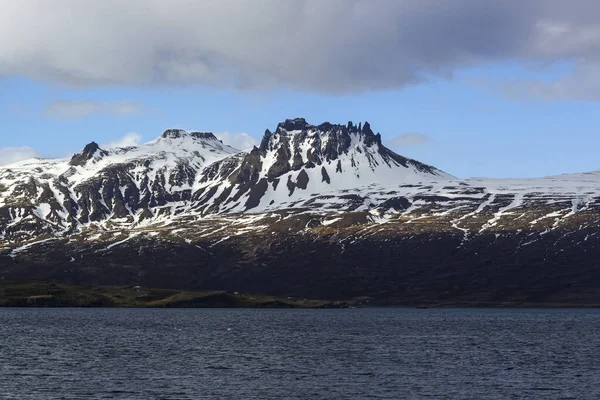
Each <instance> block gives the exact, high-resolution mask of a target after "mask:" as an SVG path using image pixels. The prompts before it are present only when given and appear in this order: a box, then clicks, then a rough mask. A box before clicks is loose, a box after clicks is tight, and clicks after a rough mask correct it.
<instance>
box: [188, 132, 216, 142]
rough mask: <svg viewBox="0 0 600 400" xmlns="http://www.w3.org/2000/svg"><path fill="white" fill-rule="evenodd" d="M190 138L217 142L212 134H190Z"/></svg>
mask: <svg viewBox="0 0 600 400" xmlns="http://www.w3.org/2000/svg"><path fill="white" fill-rule="evenodd" d="M190 136H191V137H193V138H195V139H202V140H219V139H217V137H216V136H215V135H213V133H212V132H190Z"/></svg>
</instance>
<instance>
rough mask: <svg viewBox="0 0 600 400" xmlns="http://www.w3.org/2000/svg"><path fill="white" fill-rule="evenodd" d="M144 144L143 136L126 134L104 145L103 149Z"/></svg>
mask: <svg viewBox="0 0 600 400" xmlns="http://www.w3.org/2000/svg"><path fill="white" fill-rule="evenodd" d="M141 142H142V135H140V134H139V133H135V132H130V133H126V134H125V135H124V136H123V137H122V138H120V139H117V140H113V141H111V142H108V143H104V144H103V145H102V146H100V147H102V148H103V149H112V148H114V147H129V146H138V145H139V144H140V143H141Z"/></svg>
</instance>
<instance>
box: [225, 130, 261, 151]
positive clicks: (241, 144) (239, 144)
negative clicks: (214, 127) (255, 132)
mask: <svg viewBox="0 0 600 400" xmlns="http://www.w3.org/2000/svg"><path fill="white" fill-rule="evenodd" d="M215 136H216V137H217V139H219V140H221V141H223V143H225V144H227V145H229V146H231V147H233V148H234V149H238V150H250V149H251V148H252V146H256V145H258V144H259V140H258V139H257V138H255V137H254V136H250V135H248V134H247V133H229V132H221V133H215Z"/></svg>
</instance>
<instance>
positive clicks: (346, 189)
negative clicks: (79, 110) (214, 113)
mask: <svg viewBox="0 0 600 400" xmlns="http://www.w3.org/2000/svg"><path fill="white" fill-rule="evenodd" d="M178 134H179V136H180V137H177V138H175V137H159V138H157V139H155V140H153V141H151V142H148V143H146V144H143V145H140V146H133V147H123V148H114V149H109V150H106V153H105V155H103V154H104V153H102V152H96V154H95V155H94V157H93V158H92V159H91V160H89V161H88V162H87V163H86V164H85V165H83V166H78V167H72V166H70V165H69V161H70V159H69V158H65V159H57V160H45V159H32V160H26V161H21V162H18V163H15V164H11V165H7V166H3V167H0V209H2V208H3V207H6V208H7V212H6V215H7V216H9V217H10V220H9V221H8V222H7V224H6V225H5V226H4V227H2V229H4V232H5V231H6V229H7V228H9V227H15V226H17V225H19V224H24V225H25V224H29V221H34V220H36V219H39V220H42V221H46V222H47V224H48V225H49V226H51V227H52V229H55V230H53V232H57V233H60V232H66V231H67V230H68V229H69V228H74V229H76V230H81V229H83V228H84V227H86V226H87V227H94V229H108V227H114V226H117V227H119V229H133V228H135V229H146V230H152V229H156V228H158V227H166V226H176V225H178V224H182V225H184V226H185V225H186V224H187V223H189V222H190V221H199V220H206V219H209V218H212V216H210V215H203V214H202V212H201V211H200V210H202V209H204V208H205V207H203V206H204V204H202V203H201V201H200V202H199V201H181V202H170V203H168V204H167V205H165V206H162V207H154V208H152V209H151V210H150V211H151V212H152V214H153V217H151V218H147V219H145V220H143V221H140V216H141V214H142V211H141V210H139V209H132V208H131V207H129V205H128V204H126V205H125V207H126V209H127V210H128V211H129V214H130V215H129V216H127V217H125V218H120V219H115V218H114V216H113V217H111V216H110V215H107V216H106V218H107V219H105V220H103V221H100V222H99V223H98V224H97V225H93V224H90V223H83V222H81V221H77V219H78V218H81V215H82V214H81V211H82V210H81V209H78V210H77V212H76V214H75V215H73V217H74V219H75V220H73V221H72V220H71V218H70V217H71V216H70V215H69V211H68V210H67V208H66V207H65V203H66V202H69V201H74V202H75V203H77V202H79V201H81V199H82V197H81V196H82V193H81V191H80V188H81V187H82V186H83V185H85V184H86V183H88V182H90V181H91V180H94V179H95V180H100V182H99V186H101V187H104V185H105V181H103V180H102V179H103V173H104V171H106V169H107V168H109V167H111V166H114V165H121V166H125V167H126V168H125V171H126V174H127V176H128V177H129V178H131V180H132V181H133V184H134V185H135V186H136V188H137V189H138V190H139V191H140V193H141V195H144V194H145V193H149V194H151V195H155V193H153V192H152V190H153V189H152V188H153V186H154V185H155V183H159V182H162V181H164V182H165V184H164V189H165V190H166V191H168V192H169V193H171V194H175V193H177V192H182V191H184V190H190V191H191V192H192V193H195V192H197V191H198V190H199V189H201V188H205V189H206V190H205V192H204V193H207V192H208V191H209V189H211V188H214V190H215V192H214V194H213V195H212V196H211V198H210V199H209V200H208V203H207V205H211V204H213V201H214V199H216V198H217V197H219V196H220V195H221V194H223V193H224V191H225V190H226V189H228V188H230V186H231V185H232V183H231V182H230V181H229V179H228V177H226V178H225V179H223V178H222V177H221V173H219V174H217V175H216V176H217V178H215V180H212V181H208V182H200V176H201V172H202V171H203V169H204V168H206V167H208V166H210V165H211V164H212V163H214V162H217V161H220V160H223V159H225V158H226V157H231V158H228V159H227V160H228V162H229V161H231V163H233V164H236V163H237V165H238V166H239V164H240V162H241V160H242V158H243V156H244V155H246V154H248V153H245V152H238V151H237V150H235V149H233V148H232V147H229V146H226V145H224V144H222V143H221V142H220V141H218V140H214V139H210V138H208V139H200V138H198V137H194V136H193V135H192V134H189V133H187V132H185V131H178ZM283 134H285V135H286V136H287V137H288V139H290V140H291V139H293V138H294V137H296V136H297V135H299V134H300V131H290V132H283ZM330 135H331V133H330V132H318V131H317V130H316V129H311V130H310V131H309V132H308V134H307V138H306V140H304V141H302V142H300V143H299V144H298V151H299V152H300V154H301V156H302V158H303V160H304V161H306V160H307V158H308V152H309V150H310V149H312V148H314V145H315V144H316V143H318V141H320V145H321V149H324V148H325V146H326V145H327V143H328V142H329V141H330V139H331V138H330ZM281 141H282V134H281V133H277V134H274V135H273V137H272V142H271V147H270V148H269V149H268V150H267V151H266V153H265V154H264V155H263V156H262V158H261V162H262V168H261V170H260V171H259V174H260V176H259V179H260V178H265V177H267V174H268V171H269V168H270V167H271V166H272V165H273V163H274V162H275V161H276V159H277V149H278V145H280V143H281ZM293 156H294V149H292V151H291V154H290V158H289V160H288V162H289V163H290V165H291V164H293ZM338 162H339V164H340V165H341V168H342V171H343V173H338V172H336V169H337V165H338ZM322 167H324V168H325V169H326V171H327V174H328V176H329V178H330V183H327V182H323V179H322V172H321V170H322ZM180 170H183V171H191V173H190V175H189V176H191V177H192V178H194V179H193V181H191V180H190V181H188V180H187V179H183V180H182V181H181V182H179V183H176V184H173V183H170V182H169V177H170V176H172V174H177V173H178V172H179V171H180ZM302 171H303V172H302ZM233 173H235V169H233V170H232V171H230V172H229V174H233ZM300 173H303V174H304V173H305V174H306V175H307V176H308V178H309V179H308V184H307V187H306V189H301V188H299V187H296V188H295V189H294V191H293V193H292V194H291V195H290V191H289V189H288V187H287V182H288V179H290V180H291V181H292V182H296V181H297V179H298V176H299V175H300ZM59 176H62V177H63V180H61V181H59V180H58V177H59ZM30 179H31V180H32V181H33V182H34V185H35V195H34V196H32V198H29V197H28V195H26V194H23V195H17V194H14V195H13V192H12V190H14V188H15V187H17V186H19V185H23V184H28V183H29V182H30ZM46 184H47V185H48V186H49V188H50V190H51V191H52V193H53V197H54V200H56V203H57V204H59V205H60V208H59V209H55V210H52V206H51V204H49V203H48V202H46V201H41V200H40V196H41V194H42V191H43V186H44V185H46ZM62 188H65V189H66V191H65V192H63V191H62ZM127 189H128V187H127V186H125V185H124V184H123V182H121V184H120V186H118V188H117V190H118V191H119V192H120V194H121V196H122V197H123V198H124V199H125V200H126V202H127V199H126V193H127ZM469 189H470V190H471V191H469ZM237 190H238V188H233V190H232V191H231V193H230V194H229V198H231V197H233V196H234V195H235V194H236V193H237ZM349 195H358V196H360V200H357V201H358V203H357V204H356V205H352V207H353V208H352V211H366V212H369V213H370V218H371V221H372V222H373V223H374V224H386V223H388V221H390V215H392V214H396V213H397V211H400V213H401V215H402V216H403V217H405V218H406V223H412V222H415V221H419V220H421V222H422V220H423V219H424V218H426V217H428V216H433V217H439V218H446V220H447V221H448V223H449V224H450V226H452V227H453V228H455V229H457V230H459V231H462V232H463V233H464V237H465V240H466V239H468V237H469V232H468V229H466V228H465V227H464V225H462V224H463V223H466V222H469V221H470V220H471V218H476V217H478V216H480V214H481V216H483V215H485V217H484V218H485V219H486V222H485V223H484V224H483V225H482V227H481V232H483V231H486V230H492V229H498V227H499V226H502V221H504V219H505V218H509V217H510V216H512V215H515V213H522V212H523V208H524V205H526V204H528V203H529V202H531V201H535V202H536V203H539V204H542V205H547V206H549V207H553V208H552V209H551V210H549V212H547V213H546V214H545V215H536V216H535V218H532V219H531V221H529V220H528V221H529V222H528V224H529V225H530V226H531V227H532V228H534V227H535V226H537V225H538V224H540V223H541V222H543V221H544V220H546V219H553V220H554V221H553V225H552V228H549V229H555V228H556V227H558V226H559V225H560V224H561V223H562V222H563V221H565V220H566V219H568V218H570V217H572V216H574V215H577V214H578V213H581V212H584V211H586V210H588V209H589V207H590V205H591V204H592V203H593V202H594V201H595V199H598V198H600V171H595V172H591V173H585V174H571V175H560V176H552V177H545V178H538V179H484V178H472V179H464V180H461V179H458V178H455V177H453V176H451V175H448V174H446V173H444V172H442V171H438V170H433V173H430V172H428V171H421V170H419V169H418V168H417V167H416V166H415V164H411V163H408V166H407V167H405V166H403V165H400V164H398V163H396V162H395V161H394V160H393V159H386V158H385V157H384V156H383V155H382V154H381V152H380V149H379V147H378V145H377V144H374V145H372V146H366V145H365V144H364V141H363V138H362V137H360V135H359V134H358V133H352V134H351V145H350V148H349V150H348V152H347V153H344V154H340V155H339V157H338V158H336V159H335V160H332V161H329V162H325V163H324V164H323V165H322V166H321V165H318V166H316V167H314V168H303V169H302V170H298V171H290V172H288V173H286V174H283V175H282V176H280V177H279V184H278V185H277V187H275V185H274V184H273V182H269V185H268V188H267V190H266V192H265V194H264V196H263V197H262V198H261V199H260V202H259V204H258V206H257V207H255V208H252V209H251V210H246V207H245V203H246V200H247V198H248V196H249V191H248V192H246V194H244V195H243V196H242V197H241V198H240V199H239V200H238V201H236V202H233V201H232V202H229V203H227V204H225V203H222V204H221V205H220V206H219V207H220V210H219V212H220V213H221V214H222V215H220V216H219V218H220V223H222V224H227V223H231V224H243V225H245V226H239V227H238V228H237V229H235V230H232V232H228V236H226V237H224V238H221V240H228V239H229V237H230V236H236V235H241V234H245V233H248V232H250V231H252V230H260V229H263V228H264V225H261V224H260V223H259V221H260V220H261V219H262V218H264V217H265V216H266V215H269V214H270V213H273V212H275V211H278V210H282V209H289V208H294V207H295V208H298V209H300V208H302V209H306V210H309V211H315V210H316V211H319V212H322V213H329V215H330V217H328V218H321V220H322V221H323V222H322V224H323V225H325V226H327V225H330V224H333V223H334V222H336V221H338V220H339V216H338V215H337V214H338V213H340V212H343V211H347V210H348V209H349V207H350V204H351V201H350V199H349V198H348V196H349ZM433 196H438V197H444V198H447V199H450V200H452V201H448V200H447V201H442V200H436V201H433V202H432V201H425V200H423V198H427V197H433ZM398 197H403V198H405V199H406V200H407V201H408V202H409V203H410V208H409V209H408V210H393V209H391V210H387V211H386V212H385V213H383V211H381V210H380V209H379V206H380V205H381V204H382V203H383V202H385V201H386V200H388V199H392V198H398ZM457 198H460V200H454V199H457ZM500 200H503V201H504V202H503V203H499V201H500ZM506 201H508V202H509V203H508V204H507V203H506ZM113 202H114V199H109V198H104V197H101V201H100V203H101V204H102V205H103V206H105V207H106V208H107V209H108V210H111V211H112V208H113V205H114V204H112V203H113ZM563 203H564V207H563ZM52 204H54V203H53V202H52ZM352 204H354V203H352ZM557 204H559V205H558V206H557ZM557 207H560V208H561V209H560V210H556V209H555V208H557ZM55 208H56V207H55ZM388 208H389V207H388ZM380 212H381V214H380ZM227 213H230V214H233V215H234V216H232V217H231V218H230V217H229V216H227V215H224V214H227ZM235 213H244V215H243V216H239V215H235ZM110 214H112V212H111V213H110ZM56 219H58V221H57V220H56ZM109 219H110V220H109ZM108 222H110V225H109V224H108ZM57 223H58V228H57ZM21 229H22V231H23V232H30V233H31V235H35V233H34V232H33V231H28V230H27V229H31V228H28V227H23V228H21ZM219 229H221V230H225V229H226V226H225V225H223V226H222V227H221V228H219ZM4 232H2V231H0V235H4V234H5V233H4ZM216 232H219V230H218V229H217V230H207V231H206V232H199V233H198V235H214V234H215V233H216ZM371 232H373V231H370V232H369V234H371ZM132 237H134V235H129V236H128V237H127V238H126V239H124V240H122V241H118V242H116V243H113V244H111V245H109V246H108V247H107V249H110V248H112V247H114V246H118V245H120V244H123V243H125V242H127V241H128V240H130V239H131V238H132Z"/></svg>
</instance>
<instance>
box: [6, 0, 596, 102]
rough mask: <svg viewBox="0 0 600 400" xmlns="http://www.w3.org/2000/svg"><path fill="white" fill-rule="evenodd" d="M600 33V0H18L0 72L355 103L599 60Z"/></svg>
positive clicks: (9, 6) (10, 12)
mask: <svg viewBox="0 0 600 400" xmlns="http://www.w3.org/2000/svg"><path fill="white" fill-rule="evenodd" d="M65 9H68V10H69V12H68V13H65V12H64V10H65ZM23 21H27V23H23ZM599 32H600V2H597V1H596V0H573V1H570V2H566V1H563V0H527V1H523V0H502V1H498V0H405V1H399V0H327V1H323V0H256V1H252V2H250V1H246V0H202V1H200V0H198V1H193V0H180V1H177V2H172V1H167V0H147V1H143V2H142V1H128V2H123V1H119V0H105V1H102V2H93V1H81V0H63V1H61V7H56V5H55V4H54V3H53V2H49V1H44V0H38V1H34V0H30V1H21V2H16V1H14V2H3V3H2V5H1V6H0V48H2V52H1V53H0V75H2V74H4V75H23V76H27V77H30V78H34V79H42V80H45V81H50V82H57V83H61V84H68V85H179V84H195V83H200V84H209V85H216V86H220V87H236V88H245V89H250V90H253V89H255V90H259V89H265V88H278V87H285V88H292V89H302V90H310V91H317V92H323V93H346V92H356V91H363V90H372V89H385V88H398V87H403V86H404V85H407V84H411V83H417V82H420V81H423V80H427V79H431V78H437V77H443V78H449V77H452V75H453V72H454V71H456V70H457V69H460V68H464V67H469V66H473V65H480V64H485V63H490V62H495V61H514V60H520V61H525V62H539V61H543V62H551V63H552V62H555V61H561V60H564V59H571V60H573V61H575V62H578V63H589V62H594V61H595V60H598V59H599V58H600V40H598V37H599V36H598V35H599Z"/></svg>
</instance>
